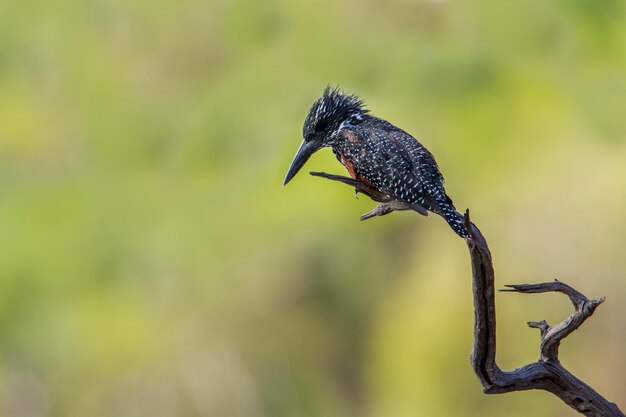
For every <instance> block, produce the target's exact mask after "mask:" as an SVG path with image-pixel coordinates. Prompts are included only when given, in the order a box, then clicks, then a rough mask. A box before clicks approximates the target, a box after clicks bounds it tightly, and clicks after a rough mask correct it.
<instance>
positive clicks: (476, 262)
mask: <svg viewBox="0 0 626 417" xmlns="http://www.w3.org/2000/svg"><path fill="white" fill-rule="evenodd" d="M465 225H466V227H467V229H468V230H469V231H470V237H469V238H468V239H466V242H467V246H468V248H469V251H470V258H471V262H472V290H473V293H474V348H473V350H472V357H471V361H472V366H473V368H474V372H475V373H476V376H477V377H478V379H479V380H480V382H481V384H482V385H483V389H484V392H485V393H487V394H496V393H498V394H499V393H505V392H513V391H524V390H530V389H540V390H545V391H549V392H551V393H553V394H554V395H556V396H557V397H559V398H560V399H561V400H562V401H563V402H565V403H566V404H567V405H569V406H570V407H572V408H573V409H575V410H576V411H578V412H579V413H582V414H584V415H586V416H589V417H626V416H624V414H623V413H622V412H621V411H620V410H619V409H618V407H617V406H616V405H615V404H614V403H612V402H610V401H608V400H606V399H605V398H604V397H602V396H601V395H600V394H598V393H597V392H596V391H595V390H594V389H593V388H591V387H590V386H589V385H587V384H585V383H584V382H583V381H581V380H579V379H578V378H576V377H575V376H574V375H572V374H571V373H570V372H569V371H567V370H566V369H565V368H564V367H563V366H562V365H561V363H560V362H559V359H558V348H559V345H560V343H561V340H563V339H564V338H565V337H567V336H568V335H569V334H570V333H572V332H573V331H574V330H576V329H577V328H578V327H579V326H580V325H581V324H582V323H583V322H584V321H585V320H586V319H588V318H589V317H591V315H592V314H593V313H594V311H595V309H596V308H597V307H598V306H599V305H600V304H602V302H604V297H603V298H600V299H599V300H589V299H588V298H587V297H585V296H584V295H583V294H582V293H580V292H578V291H577V290H575V289H574V288H572V287H570V286H569V285H567V284H565V283H562V282H560V281H554V282H548V283H542V284H524V285H507V289H505V290H503V291H510V292H520V293H525V294H537V293H543V292H561V293H563V294H566V295H567V296H568V297H569V298H570V300H571V301H572V304H573V305H574V308H575V310H574V312H573V313H572V314H571V315H570V316H569V317H567V318H566V319H565V320H563V321H562V322H561V323H559V324H557V325H555V326H549V325H548V323H546V322H545V321H539V322H529V323H528V325H529V326H530V327H533V328H537V329H539V331H540V332H541V356H540V358H539V360H538V361H537V362H534V363H531V364H528V365H526V366H524V367H522V368H519V369H515V370H513V371H502V370H501V369H500V368H499V367H498V365H497V363H496V359H495V358H496V314H495V313H496V307H495V294H494V293H495V290H494V279H495V273H494V270H493V263H492V260H491V253H490V252H489V247H488V246H487V241H486V240H485V238H484V237H483V235H482V234H481V232H480V230H479V229H478V228H477V227H476V226H475V225H474V224H473V223H471V221H470V217H469V210H468V211H466V212H465Z"/></svg>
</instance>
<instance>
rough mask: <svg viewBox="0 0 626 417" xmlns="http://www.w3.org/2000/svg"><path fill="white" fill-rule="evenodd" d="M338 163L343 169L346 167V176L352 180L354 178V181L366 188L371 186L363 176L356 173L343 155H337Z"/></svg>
mask: <svg viewBox="0 0 626 417" xmlns="http://www.w3.org/2000/svg"><path fill="white" fill-rule="evenodd" d="M339 161H340V162H341V164H342V165H343V166H344V167H346V170H347V171H348V174H350V176H351V177H352V178H354V179H355V180H359V181H361V182H362V183H363V184H365V185H367V186H368V187H371V186H372V183H371V182H369V181H368V180H367V179H366V178H365V177H364V176H363V175H361V174H359V173H358V172H357V170H356V168H355V166H354V164H353V163H352V162H351V161H350V159H349V158H347V157H346V156H345V155H344V154H342V153H339Z"/></svg>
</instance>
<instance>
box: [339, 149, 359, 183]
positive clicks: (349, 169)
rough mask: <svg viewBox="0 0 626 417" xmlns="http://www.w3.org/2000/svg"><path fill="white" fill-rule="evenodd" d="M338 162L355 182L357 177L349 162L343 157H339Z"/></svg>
mask: <svg viewBox="0 0 626 417" xmlns="http://www.w3.org/2000/svg"><path fill="white" fill-rule="evenodd" d="M339 161H341V163H342V164H343V166H344V167H346V169H347V170H348V174H350V176H351V177H352V178H354V179H355V180H356V179H357V175H356V169H354V165H352V164H351V163H350V161H349V160H348V159H346V157H345V156H343V155H340V156H339Z"/></svg>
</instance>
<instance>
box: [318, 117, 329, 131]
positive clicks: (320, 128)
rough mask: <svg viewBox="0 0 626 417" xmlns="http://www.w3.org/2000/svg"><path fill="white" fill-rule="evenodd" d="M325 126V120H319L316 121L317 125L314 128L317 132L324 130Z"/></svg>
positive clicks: (326, 125) (326, 123)
mask: <svg viewBox="0 0 626 417" xmlns="http://www.w3.org/2000/svg"><path fill="white" fill-rule="evenodd" d="M327 127H328V122H327V121H326V120H320V121H319V122H317V125H315V130H316V131H318V132H322V131H324V130H326V128H327Z"/></svg>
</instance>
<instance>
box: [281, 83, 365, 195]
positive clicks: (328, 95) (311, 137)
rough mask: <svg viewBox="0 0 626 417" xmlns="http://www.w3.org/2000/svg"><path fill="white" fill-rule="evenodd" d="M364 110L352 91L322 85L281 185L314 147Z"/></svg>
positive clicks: (329, 143)
mask: <svg viewBox="0 0 626 417" xmlns="http://www.w3.org/2000/svg"><path fill="white" fill-rule="evenodd" d="M367 113H368V110H366V109H365V108H364V103H363V101H362V100H361V99H360V98H359V97H357V96H356V95H353V94H345V93H344V92H342V91H341V90H340V89H339V88H338V87H336V88H332V87H330V86H328V87H326V89H325V90H324V93H323V94H322V96H321V97H320V98H318V99H317V100H316V101H315V102H314V103H313V105H312V106H311V109H310V110H309V114H308V115H307V117H306V119H305V121H304V126H303V127H302V135H303V136H304V140H303V141H302V144H301V145H300V148H299V149H298V152H297V153H296V156H295V157H294V158H293V162H291V166H290V167H289V170H288V171H287V175H286V176H285V181H284V182H283V185H287V183H288V182H289V181H291V179H292V178H293V177H295V175H296V174H297V173H298V171H300V169H301V168H302V167H303V166H304V164H305V163H306V161H307V160H308V159H309V158H310V157H311V155H313V154H314V153H315V152H316V151H317V150H319V149H320V148H323V147H325V146H332V145H333V143H334V141H335V140H336V136H337V135H336V133H337V132H338V131H339V130H340V129H341V128H342V127H344V126H346V123H348V124H358V123H359V122H361V121H362V120H363V117H364V116H365V115H366V114H367Z"/></svg>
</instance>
